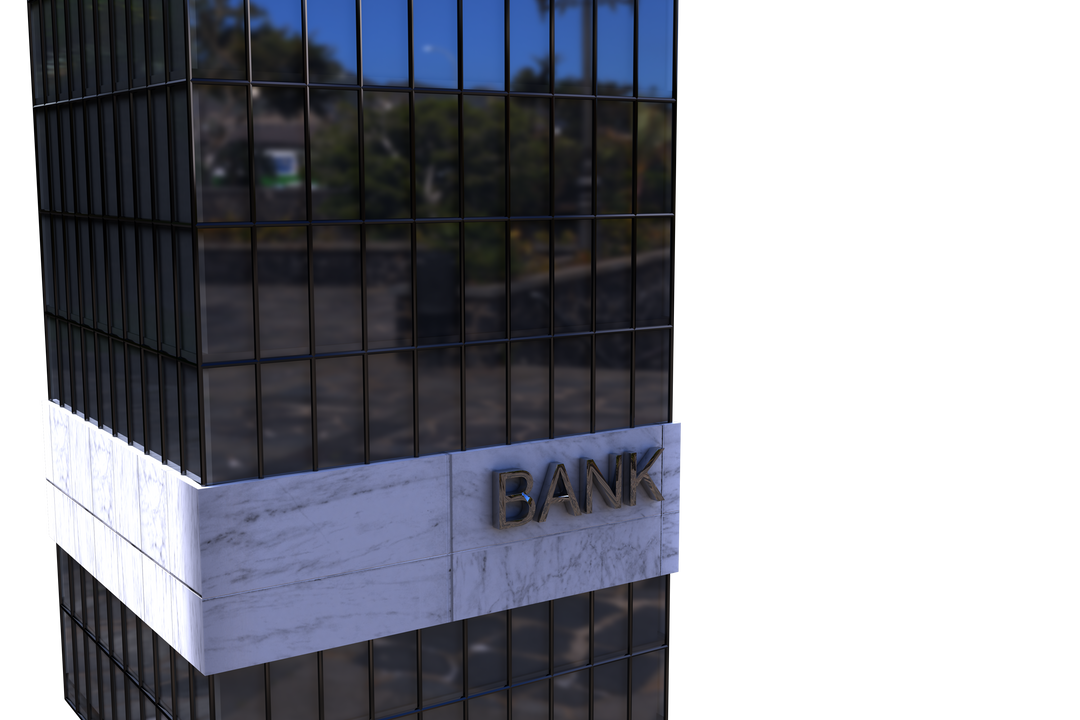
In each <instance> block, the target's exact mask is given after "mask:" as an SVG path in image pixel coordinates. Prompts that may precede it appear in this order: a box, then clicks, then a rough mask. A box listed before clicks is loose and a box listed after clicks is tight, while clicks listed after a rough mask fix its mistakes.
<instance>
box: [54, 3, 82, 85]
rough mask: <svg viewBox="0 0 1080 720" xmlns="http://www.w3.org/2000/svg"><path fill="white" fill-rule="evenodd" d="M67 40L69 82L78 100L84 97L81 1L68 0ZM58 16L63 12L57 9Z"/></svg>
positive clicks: (59, 8)
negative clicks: (80, 24)
mask: <svg viewBox="0 0 1080 720" xmlns="http://www.w3.org/2000/svg"><path fill="white" fill-rule="evenodd" d="M66 6H67V7H66V8H65V9H66V10H67V39H68V44H69V47H70V51H69V52H68V68H67V70H68V72H67V77H68V82H69V83H70V87H71V97H73V98H77V97H82V95H83V85H82V47H81V42H80V41H81V38H82V31H81V29H80V27H79V0H67V3H66ZM57 14H58V15H62V14H63V10H62V9H61V7H57Z"/></svg>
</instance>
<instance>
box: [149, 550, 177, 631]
mask: <svg viewBox="0 0 1080 720" xmlns="http://www.w3.org/2000/svg"><path fill="white" fill-rule="evenodd" d="M142 572H143V610H144V611H145V613H146V614H145V615H141V616H140V617H142V619H143V621H144V622H145V623H146V624H147V625H149V626H150V627H151V628H153V630H154V632H156V633H157V634H158V635H160V636H161V637H162V638H163V639H164V640H165V642H167V643H169V644H170V645H172V644H173V643H174V642H175V641H176V637H175V636H176V632H175V630H176V625H175V620H174V618H173V614H174V613H173V608H174V607H176V580H175V578H172V577H171V576H170V575H169V573H168V572H166V571H165V569H164V568H163V567H161V566H160V565H158V564H157V563H156V562H154V561H153V560H152V559H151V558H149V557H147V556H146V555H143V556H142ZM170 580H171V582H170Z"/></svg>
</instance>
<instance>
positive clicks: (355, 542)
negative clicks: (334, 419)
mask: <svg viewBox="0 0 1080 720" xmlns="http://www.w3.org/2000/svg"><path fill="white" fill-rule="evenodd" d="M198 502H199V507H198V517H199V537H200V540H201V545H200V547H201V553H202V589H201V590H202V593H203V597H207V598H209V597H219V596H222V595H227V594H230V593H236V592H244V591H248V590H254V589H257V588H263V587H272V586H275V585H283V584H285V583H290V582H298V581H302V580H309V579H314V578H318V577H325V576H327V575H337V574H341V573H346V572H355V571H357V570H362V569H365V568H371V567H378V566H382V565H390V564H393V563H400V562H410V561H413V560H419V559H422V558H427V557H434V556H438V555H445V554H447V553H448V552H449V550H450V523H449V514H450V512H449V510H450V507H449V506H450V483H449V458H448V456H446V455H435V456H431V457H424V458H411V459H407V460H398V461H392V462H382V463H377V464H373V465H360V466H352V467H346V468H339V469H335V470H323V471H319V472H313V473H303V474H297V475H285V476H281V477H271V478H264V479H262V480H252V481H247V482H238V483H230V484H227V485H217V486H212V487H206V488H202V489H200V490H199V491H198ZM487 514H488V515H489V516H490V511H488V513H487Z"/></svg>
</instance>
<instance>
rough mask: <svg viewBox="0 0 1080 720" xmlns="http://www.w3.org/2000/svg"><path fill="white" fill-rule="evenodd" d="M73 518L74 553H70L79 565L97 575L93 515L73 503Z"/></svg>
mask: <svg viewBox="0 0 1080 720" xmlns="http://www.w3.org/2000/svg"><path fill="white" fill-rule="evenodd" d="M72 514H73V515H74V520H75V553H74V554H73V555H72V557H74V558H75V559H76V560H77V561H78V562H79V564H80V565H82V566H83V567H84V568H86V569H87V571H89V573H90V574H91V575H93V576H94V577H97V574H98V567H97V552H96V549H95V547H94V516H93V515H91V514H90V512H89V511H88V510H87V509H86V508H84V507H82V506H81V505H79V504H78V503H75V506H74V511H73V513H72Z"/></svg>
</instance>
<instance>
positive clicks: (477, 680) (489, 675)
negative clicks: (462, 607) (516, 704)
mask: <svg viewBox="0 0 1080 720" xmlns="http://www.w3.org/2000/svg"><path fill="white" fill-rule="evenodd" d="M466 622H467V623H468V633H469V634H468V637H469V694H473V693H477V692H483V691H484V690H491V689H493V688H498V687H502V686H504V685H506V681H507V676H506V613H505V612H498V613H493V614H491V615H482V616H480V617H476V618H472V619H471V620H467V621H466ZM470 710H471V707H470ZM470 716H471V713H470Z"/></svg>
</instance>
